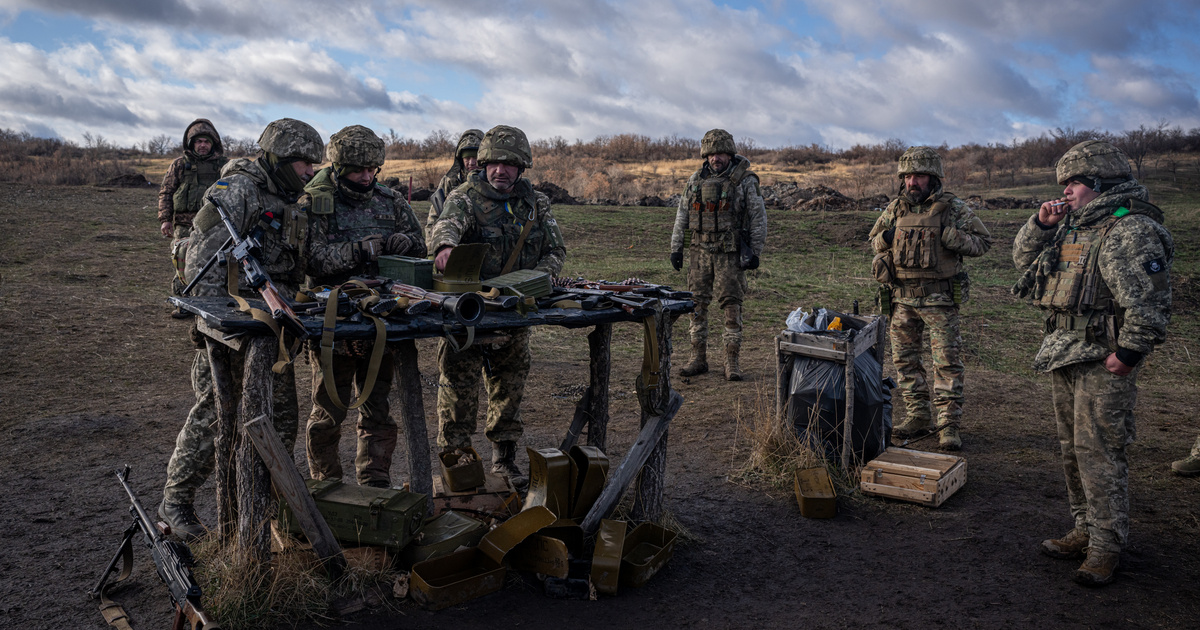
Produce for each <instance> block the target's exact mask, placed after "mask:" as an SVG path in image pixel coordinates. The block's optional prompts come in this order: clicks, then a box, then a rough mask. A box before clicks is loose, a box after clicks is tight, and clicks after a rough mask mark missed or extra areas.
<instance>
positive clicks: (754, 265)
mask: <svg viewBox="0 0 1200 630" xmlns="http://www.w3.org/2000/svg"><path fill="white" fill-rule="evenodd" d="M745 268H746V269H758V254H751V255H750V260H749V261H748V262H747V263H746V267H745Z"/></svg>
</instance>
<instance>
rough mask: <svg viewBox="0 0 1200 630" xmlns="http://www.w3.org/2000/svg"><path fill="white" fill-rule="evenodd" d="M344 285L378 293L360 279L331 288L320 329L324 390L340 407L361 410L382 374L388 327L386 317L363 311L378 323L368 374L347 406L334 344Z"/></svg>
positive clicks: (376, 324) (350, 289)
mask: <svg viewBox="0 0 1200 630" xmlns="http://www.w3.org/2000/svg"><path fill="white" fill-rule="evenodd" d="M343 287H349V289H348V291H347V293H349V292H356V293H361V292H364V291H365V292H369V293H375V292H374V291H373V290H372V289H369V288H367V285H365V284H363V283H362V282H361V281H358V280H351V281H349V282H347V283H345V284H339V285H338V286H336V287H333V288H332V289H330V290H329V300H328V301H327V302H325V324H324V326H323V327H322V328H321V371H322V373H323V375H324V380H325V393H326V394H328V395H329V400H330V401H331V402H333V404H334V406H336V407H337V408H338V409H358V408H359V407H361V406H363V404H365V403H366V402H367V398H369V397H370V396H371V391H372V390H374V389H375V381H376V380H377V379H378V377H379V364H380V363H381V362H382V361H383V353H384V351H385V350H386V346H387V326H386V325H385V324H384V323H383V319H382V318H380V317H376V316H375V315H373V314H371V313H368V312H367V311H365V310H364V311H361V312H362V314H363V315H365V316H367V317H369V318H370V319H371V321H372V322H374V323H375V345H374V346H372V348H371V358H370V359H369V360H368V361H367V377H366V381H364V382H363V386H362V390H361V391H360V392H359V393H358V398H357V399H355V400H354V401H352V402H351V403H350V405H349V406H346V405H345V404H344V403H342V397H341V396H339V395H338V392H337V383H336V382H335V381H334V378H333V345H334V329H335V328H336V326H337V311H338V309H337V305H338V300H339V299H340V298H339V294H340V293H341V292H342V290H343Z"/></svg>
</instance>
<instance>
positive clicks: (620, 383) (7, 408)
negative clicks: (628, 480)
mask: <svg viewBox="0 0 1200 630" xmlns="http://www.w3.org/2000/svg"><path fill="white" fill-rule="evenodd" d="M155 192H156V191H154V190H141V189H139V190H124V189H114V190H107V189H97V188H82V187H81V188H49V189H45V188H38V189H35V188H31V187H28V186H23V185H13V184H0V274H2V275H0V350H2V352H0V357H2V359H0V436H2V437H3V440H2V444H3V445H2V446H0V449H3V450H2V451H0V452H2V453H3V456H2V457H0V477H2V478H4V479H6V480H7V481H6V483H5V484H4V488H5V490H6V491H5V492H3V493H0V545H2V547H3V552H0V627H5V628H103V627H105V624H104V622H103V620H102V619H101V617H100V614H99V613H98V612H97V610H96V606H95V603H94V602H93V601H91V600H90V599H88V597H87V595H86V593H87V591H88V590H89V589H90V588H91V586H92V584H93V583H94V581H95V580H96V579H97V577H98V576H99V572H100V570H101V569H102V567H103V566H104V565H105V563H106V562H107V561H108V560H109V558H110V557H111V554H112V553H113V551H114V550H115V549H116V546H117V544H118V542H119V540H120V537H121V533H122V530H123V529H124V528H125V526H126V525H127V524H128V520H129V517H128V514H127V505H128V501H127V500H126V498H125V495H124V493H123V492H122V491H121V489H120V487H119V485H118V484H117V482H116V480H115V479H114V478H113V471H114V469H115V468H117V467H118V466H120V465H122V464H126V463H128V464H130V465H132V466H133V475H132V479H133V486H134V488H135V489H136V491H137V492H138V493H139V496H140V498H141V500H142V502H143V504H144V505H145V506H146V508H147V509H148V510H151V511H153V510H154V509H155V508H156V506H157V505H158V503H159V500H160V497H161V487H162V483H163V478H164V471H165V468H166V463H167V458H168V457H169V455H170V453H171V450H172V448H173V444H174V439H175V436H176V434H177V432H178V430H179V427H180V425H181V424H182V422H183V420H184V417H185V416H186V414H187V411H188V408H189V406H190V405H191V403H192V401H193V397H192V393H191V390H190V386H189V382H188V367H189V365H190V361H191V357H192V349H191V346H190V343H189V341H188V339H187V334H186V332H187V328H188V326H189V324H188V323H186V322H181V321H177V320H173V319H170V318H169V317H168V316H167V313H168V311H169V308H168V306H167V305H166V304H165V302H164V295H165V292H166V289H167V286H168V278H169V270H168V264H167V261H166V258H165V252H166V249H167V243H166V242H165V241H164V240H163V239H161V238H158V237H156V236H155V233H156V225H155V221H154V219H153V214H154V210H153V208H154V205H155ZM1010 236H1011V235H1010ZM776 245H777V246H782V244H781V243H779V244H776ZM998 248H1003V245H998ZM1181 315H1182V314H1181ZM968 316H969V314H968ZM1191 316H1194V315H1191ZM780 327H781V328H782V318H781V326H780ZM628 328H630V330H629V331H618V334H617V336H616V338H615V343H616V344H618V346H619V347H618V348H617V350H616V351H615V353H614V361H615V365H614V368H613V396H614V399H613V409H612V415H613V418H612V424H611V426H610V432H609V435H610V441H611V443H612V446H611V448H610V455H611V456H612V457H614V458H617V457H621V456H623V455H624V452H625V450H626V449H628V448H629V446H630V445H631V444H632V442H633V439H634V435H635V433H636V427H637V411H636V401H635V399H634V396H632V378H633V376H634V374H635V373H636V371H637V365H638V363H639V361H640V349H639V348H640V339H639V338H638V336H637V334H636V333H637V331H636V329H635V328H634V327H633V326H630V327H628ZM585 332H586V331H574V332H570V333H555V334H556V335H557V336H555V337H554V340H555V341H556V342H558V343H560V344H566V345H573V347H577V348H578V349H577V350H575V351H571V352H555V353H549V352H541V351H539V352H535V360H534V367H533V372H532V375H531V386H530V388H529V390H528V392H527V394H526V405H525V407H524V417H525V421H526V424H527V427H528V428H527V434H526V439H525V441H526V443H528V444H530V445H533V446H546V445H551V444H554V443H557V442H558V440H559V439H561V435H562V433H563V432H564V431H565V428H566V425H567V422H568V421H569V418H570V414H571V410H572V408H573V406H574V402H575V400H574V397H573V396H566V395H563V394H565V393H566V392H569V391H571V390H572V389H573V388H574V387H576V386H578V385H579V384H581V383H584V382H586V379H587V366H586V365H585V361H586V356H587V354H586V340H585V336H584V335H585ZM538 334H539V335H542V334H549V333H538ZM684 334H685V331H684V327H683V325H682V324H681V325H679V326H677V327H676V350H677V351H679V350H681V347H682V346H683V345H684V344H681V343H680V339H682V336H683V335H684ZM572 336H573V337H574V341H572ZM759 341H760V342H761V343H760V342H759ZM747 346H748V349H747V351H746V355H747V356H746V357H745V358H744V363H743V366H744V368H745V369H746V372H747V374H748V376H749V379H750V380H749V382H747V383H742V384H734V383H727V382H725V381H724V380H723V379H721V378H719V377H718V376H716V375H715V374H710V375H706V376H701V377H697V378H693V379H691V380H690V382H683V380H682V379H679V378H678V377H676V378H675V379H674V383H675V386H676V388H677V389H678V391H679V392H680V393H681V394H682V395H683V397H684V399H685V403H684V406H683V409H682V410H681V412H680V413H679V415H678V416H677V417H676V419H675V421H674V422H673V426H672V427H671V430H670V434H669V455H668V469H667V479H666V502H667V506H668V509H669V510H670V511H671V513H672V514H673V515H674V517H675V518H677V519H678V521H679V522H680V523H682V524H683V525H684V526H686V528H687V529H688V530H689V531H690V533H691V535H692V536H693V537H694V540H693V541H690V542H688V543H687V544H682V545H680V546H679V547H678V548H677V550H676V553H675V557H674V558H673V559H672V560H671V562H670V563H669V564H668V565H667V566H666V568H665V569H664V570H663V571H662V572H661V573H659V574H658V575H657V576H655V577H654V579H652V580H651V581H650V583H649V584H647V585H646V586H645V587H642V588H639V589H623V590H622V592H621V593H620V595H619V596H616V597H602V598H601V599H600V600H599V601H593V602H586V601H561V600H554V599H549V598H547V597H545V596H543V595H542V594H540V593H539V592H537V591H536V590H535V589H534V588H532V587H531V586H528V585H526V584H525V583H523V582H520V581H519V580H513V581H511V582H510V584H509V585H508V587H507V588H506V589H504V590H503V591H501V592H500V593H497V594H494V595H490V596H487V597H484V598H482V599H478V600H475V601H471V602H469V603H466V604H464V605H461V606H456V607H453V608H451V609H447V610H443V611H440V612H436V613H433V612H427V611H423V610H420V609H416V608H414V607H412V606H411V605H408V604H404V603H401V604H398V605H397V606H398V610H396V611H391V612H388V611H377V612H374V613H361V614H359V615H357V616H354V617H352V618H351V619H350V620H348V621H347V622H345V623H346V627H352V628H385V627H387V628H391V627H397V626H403V627H408V628H435V627H446V626H453V627H456V628H474V627H487V628H494V627H572V628H602V627H604V628H612V627H627V626H630V625H637V626H642V627H670V628H681V627H702V628H746V627H763V628H791V627H802V626H813V627H865V628H931V627H949V628H1011V627H1053V628H1114V627H1120V628H1195V627H1197V625H1198V624H1200V537H1198V534H1200V519H1198V517H1197V510H1196V506H1197V505H1198V504H1200V481H1198V480H1195V479H1180V478H1177V477H1173V476H1171V475H1170V473H1169V471H1168V464H1169V462H1170V461H1171V460H1173V459H1176V458H1178V457H1181V456H1183V455H1184V454H1185V453H1186V451H1187V448H1188V447H1189V446H1190V444H1191V442H1192V440H1193V439H1194V437H1195V434H1196V432H1197V429H1198V428H1200V427H1198V423H1197V421H1196V419H1195V404H1196V400H1197V399H1196V385H1195V383H1190V384H1187V383H1185V384H1182V385H1181V384H1180V383H1178V382H1177V381H1176V380H1173V379H1166V378H1163V379H1159V378H1156V376H1157V375H1158V374H1159V373H1158V372H1157V371H1156V367H1155V364H1154V363H1153V359H1151V364H1150V366H1149V367H1148V368H1147V369H1146V370H1145V371H1144V372H1143V377H1142V388H1141V391H1142V394H1141V398H1140V401H1139V404H1138V409H1137V416H1138V439H1137V442H1136V443H1135V444H1134V445H1133V447H1132V448H1131V449H1130V460H1131V466H1130V470H1131V480H1130V486H1131V493H1132V525H1131V540H1130V545H1129V548H1128V550H1127V551H1126V553H1125V554H1124V556H1123V558H1122V569H1121V571H1120V573H1119V578H1118V580H1117V582H1116V583H1115V584H1113V585H1111V586H1109V587H1106V588H1103V589H1098V590H1090V589H1086V588H1083V587H1081V586H1078V585H1076V584H1075V583H1073V582H1072V581H1071V579H1070V575H1071V572H1072V571H1073V569H1074V568H1075V566H1076V564H1075V563H1073V562H1070V561H1063V560H1051V559H1048V558H1045V557H1043V556H1041V555H1040V554H1038V552H1037V543H1038V542H1039V541H1041V540H1042V539H1043V538H1046V537H1048V536H1058V535H1060V534H1063V533H1065V532H1066V531H1067V530H1068V529H1069V528H1070V526H1071V521H1070V517H1069V515H1068V514H1067V509H1066V492H1065V488H1064V484H1063V480H1062V472H1061V468H1060V464H1059V458H1058V446H1057V442H1056V439H1055V437H1054V426H1053V418H1052V415H1051V413H1050V410H1049V399H1050V393H1049V387H1048V382H1047V380H1046V379H1042V378H1014V377H1012V376H1009V375H1005V374H1000V373H998V372H995V371H991V370H989V369H988V368H987V367H985V366H984V365H981V364H980V363H978V362H975V361H973V362H970V363H968V365H967V387H968V392H967V394H968V403H967V407H966V409H967V412H966V417H965V427H964V441H965V449H964V451H963V452H962V455H963V456H964V457H965V458H966V459H967V461H968V463H969V472H968V482H967V484H966V486H965V487H964V488H963V489H962V490H961V491H959V492H958V493H957V494H956V495H955V496H954V497H952V498H951V499H950V500H949V501H948V502H947V503H946V504H944V505H943V506H942V507H940V508H938V509H927V508H923V507H918V506H915V505H910V504H906V503H900V502H894V501H888V500H879V499H871V498H866V497H863V496H861V495H860V494H858V493H855V494H852V495H849V496H843V497H841V498H840V499H839V513H838V516H837V517H836V518H834V519H832V520H809V519H805V518H802V517H801V516H800V514H799V510H798V508H797V506H796V502H795V498H794V496H793V495H792V494H791V493H790V491H787V490H780V489H775V488H773V487H772V486H770V485H768V484H765V483H761V484H756V485H751V486H745V485H739V484H736V483H733V482H731V481H729V475H730V474H731V472H733V471H735V470H736V469H738V468H740V467H741V465H742V464H743V462H744V461H745V459H746V443H745V436H744V435H742V436H741V437H739V425H738V422H737V409H738V407H739V406H740V407H741V408H743V409H750V408H753V407H754V406H755V405H757V404H760V403H761V402H762V400H763V397H764V396H769V395H770V394H769V392H771V391H772V389H773V386H774V378H775V374H774V357H773V349H772V346H771V344H770V343H769V342H768V340H767V339H762V340H758V341H756V342H752V343H748V344H747ZM419 348H420V351H421V368H422V374H423V375H425V378H424V379H423V380H424V381H425V383H426V389H425V394H426V410H427V428H428V431H429V434H430V435H431V436H432V435H434V434H436V420H435V417H434V405H433V400H434V397H433V389H432V387H431V383H432V381H431V378H430V376H431V375H433V374H435V370H434V369H433V362H432V357H433V351H432V350H433V342H432V341H424V342H422V343H421V344H420V345H419ZM682 355H683V353H679V354H677V357H678V358H679V360H677V365H678V364H680V363H681V362H682ZM1156 356H1157V355H1156ZM308 369H309V368H308V366H307V364H306V363H304V362H301V364H300V365H299V366H298V369H297V373H298V374H299V375H301V378H299V379H298V380H299V385H300V390H301V396H302V400H301V415H302V417H305V416H306V413H307V408H308V403H307V392H308V386H307V381H308V378H307V376H308ZM772 404H773V403H772ZM352 430H353V429H352V426H351V423H347V425H346V432H347V435H346V436H345V437H344V439H343V442H342V444H343V447H344V448H343V450H344V457H345V458H346V461H347V463H349V462H350V461H351V460H352V454H351V452H350V450H349V449H351V448H353V445H354V440H353V437H352V436H353V434H352ZM298 446H299V447H298V449H297V451H298V456H297V458H298V463H299V465H300V466H301V469H302V470H307V465H306V462H304V459H303V448H302V444H301V445H298ZM403 450H404V449H403V448H401V449H398V450H397V457H396V462H395V465H394V466H393V477H394V478H395V479H396V480H397V481H398V482H399V481H403V476H404V474H405V473H404V471H406V470H407V462H406V461H404V455H403ZM522 463H524V462H522ZM206 488H211V483H210V485H209V486H207V487H206ZM198 508H199V510H200V514H201V516H202V518H204V519H205V520H207V521H208V522H212V521H213V520H214V519H215V509H214V506H213V498H212V496H211V492H210V491H208V490H207V489H206V490H205V491H203V492H202V496H201V498H200V499H199V502H198ZM135 555H136V557H137V562H136V566H135V569H134V571H135V574H134V580H133V584H132V586H131V587H129V588H126V589H124V590H123V591H122V592H121V593H120V594H119V595H118V597H117V599H118V600H119V601H121V602H122V603H123V604H124V605H125V606H126V608H127V609H128V610H129V612H130V613H131V615H132V617H133V620H134V624H135V627H140V628H150V627H164V626H165V625H166V624H167V623H168V620H169V618H170V610H169V604H168V600H167V594H166V591H165V589H164V588H163V586H162V585H161V584H160V583H159V582H158V580H157V578H156V577H155V575H154V570H153V566H152V564H151V562H150V560H149V558H148V554H147V553H146V551H145V549H144V548H142V547H138V548H137V550H136V551H135ZM334 623H335V624H336V623H341V622H334ZM302 627H308V626H305V625H303V624H302Z"/></svg>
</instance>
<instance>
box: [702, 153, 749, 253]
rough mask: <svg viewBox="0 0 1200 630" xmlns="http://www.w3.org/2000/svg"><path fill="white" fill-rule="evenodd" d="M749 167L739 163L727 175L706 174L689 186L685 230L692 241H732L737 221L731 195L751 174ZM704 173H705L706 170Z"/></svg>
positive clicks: (740, 161) (737, 226) (744, 163)
mask: <svg viewBox="0 0 1200 630" xmlns="http://www.w3.org/2000/svg"><path fill="white" fill-rule="evenodd" d="M748 165H749V163H748V162H746V161H745V160H739V161H738V163H737V164H736V165H735V166H734V167H733V169H732V170H731V171H730V172H729V173H728V174H726V175H713V174H709V176H708V177H705V178H697V181H696V182H695V183H694V184H692V185H691V186H690V187H688V198H689V203H688V229H690V230H691V231H692V240H693V241H694V242H698V243H718V242H722V241H726V240H729V241H730V242H732V239H731V236H732V233H733V232H734V231H735V230H737V229H738V228H739V225H738V223H739V222H738V217H737V209H736V208H735V207H734V205H735V204H734V201H735V200H734V199H731V198H730V195H731V194H733V192H734V190H735V189H736V188H737V187H738V186H739V185H740V184H741V182H742V179H743V178H744V177H745V176H746V175H747V174H749V173H750V171H749V170H748V169H747V166H748ZM704 172H706V173H707V172H708V171H707V167H705V171H704Z"/></svg>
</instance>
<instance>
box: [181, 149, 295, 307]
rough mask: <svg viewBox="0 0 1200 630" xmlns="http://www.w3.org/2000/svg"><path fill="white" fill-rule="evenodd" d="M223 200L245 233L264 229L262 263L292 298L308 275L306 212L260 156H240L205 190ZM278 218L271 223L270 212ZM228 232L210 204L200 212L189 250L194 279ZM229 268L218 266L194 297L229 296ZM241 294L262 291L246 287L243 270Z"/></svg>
mask: <svg viewBox="0 0 1200 630" xmlns="http://www.w3.org/2000/svg"><path fill="white" fill-rule="evenodd" d="M206 195H207V196H212V197H214V198H216V199H217V200H218V201H220V202H221V204H222V207H224V208H225V210H226V211H227V212H229V214H230V218H231V219H232V220H233V224H234V226H235V227H237V228H238V230H239V232H240V233H241V235H243V236H244V235H246V234H250V233H252V232H257V231H258V230H259V229H261V231H262V235H261V238H260V243H261V245H262V256H261V258H260V259H259V263H261V264H262V266H263V270H264V271H265V272H266V273H267V275H269V276H270V277H271V280H272V282H274V283H275V286H276V287H277V288H278V289H279V291H280V293H282V294H283V295H284V296H286V297H288V298H291V297H292V296H293V295H295V293H296V290H297V289H299V288H300V283H301V282H302V281H303V279H304V268H303V265H302V264H301V260H302V259H303V256H304V252H303V245H304V240H305V239H304V235H305V234H306V232H307V227H306V225H305V224H306V223H307V218H308V217H307V214H306V213H305V212H304V211H303V209H302V208H300V206H299V205H297V204H296V202H295V201H294V200H292V199H291V197H290V196H289V195H288V194H287V193H286V192H284V191H282V190H281V189H279V188H278V187H277V186H276V184H275V182H274V181H273V180H272V179H271V178H270V176H269V175H268V174H267V171H266V170H265V168H264V167H263V166H262V164H261V163H260V160H248V159H245V158H238V159H235V160H232V161H230V162H229V163H228V164H226V165H225V168H224V169H222V170H221V179H220V180H218V181H217V183H215V184H213V185H212V187H210V188H209V189H208V192H207V193H206ZM268 213H269V214H270V215H273V216H274V217H275V219H274V221H273V222H274V223H275V224H277V225H278V227H276V226H275V225H272V224H268V222H267V221H266V220H265V218H266V215H267V214H268ZM227 238H229V231H228V230H227V229H226V228H225V224H224V223H223V222H222V221H221V219H220V216H219V215H218V214H217V211H216V209H215V208H213V206H212V204H211V203H205V204H204V207H203V208H201V209H200V212H199V213H198V214H197V215H196V219H195V223H194V225H193V228H192V244H191V246H190V247H189V248H188V252H187V262H186V266H185V267H184V275H185V276H186V277H187V279H188V280H191V279H192V278H193V277H194V276H195V274H196V272H198V271H199V270H200V269H201V268H202V267H203V266H204V263H206V262H208V260H209V259H210V258H212V257H213V255H214V254H216V253H217V251H218V250H220V248H221V246H222V245H224V244H225V239H227ZM225 286H226V278H225V272H224V271H223V270H222V269H221V268H220V267H216V266H214V267H213V269H212V270H210V271H209V272H208V274H207V275H205V276H204V279H203V280H201V281H200V282H199V283H198V284H197V285H196V288H195V290H194V291H193V295H225V294H226V292H225ZM238 287H239V292H240V293H241V294H242V296H243V297H257V295H258V292H257V291H254V290H253V289H250V288H249V287H248V286H247V285H246V277H245V275H244V274H240V273H239V274H238Z"/></svg>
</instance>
